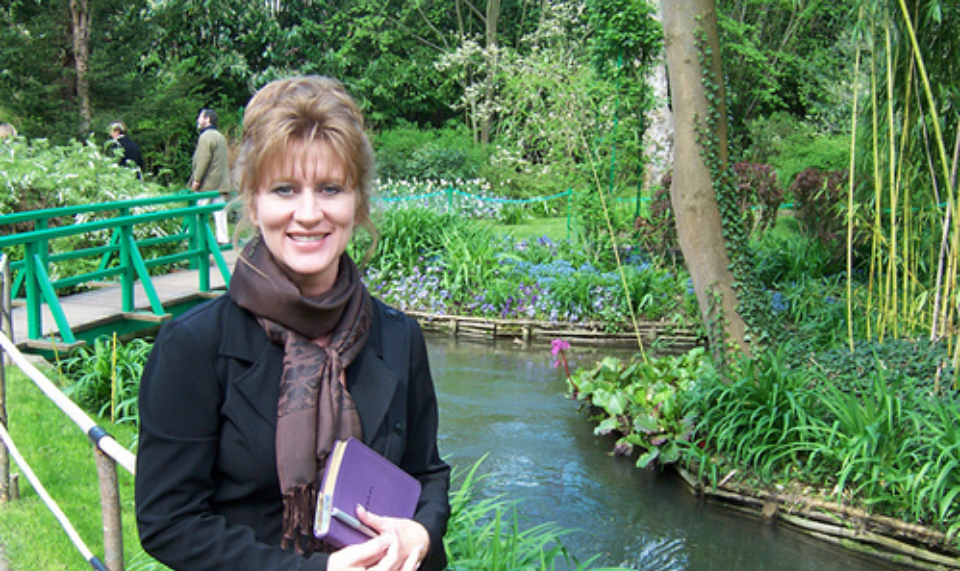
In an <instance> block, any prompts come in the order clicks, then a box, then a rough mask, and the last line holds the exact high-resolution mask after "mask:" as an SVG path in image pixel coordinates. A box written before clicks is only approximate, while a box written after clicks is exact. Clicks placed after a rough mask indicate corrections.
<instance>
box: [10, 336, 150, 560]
mask: <svg viewBox="0 0 960 571" xmlns="http://www.w3.org/2000/svg"><path fill="white" fill-rule="evenodd" d="M0 349H2V351H0V352H2V353H3V355H4V359H3V360H4V361H5V360H6V359H7V358H8V357H9V358H10V359H11V360H12V362H13V363H14V364H15V365H17V367H19V369H20V370H21V371H23V373H24V374H25V375H26V376H27V377H29V378H30V380H32V381H33V382H34V384H36V385H37V387H38V388H40V390H41V391H43V393H44V394H45V395H46V396H47V398H49V399H50V400H51V401H52V402H53V403H54V404H56V405H57V407H59V408H60V410H61V411H63V413H64V414H66V415H67V416H68V417H69V418H70V420H72V421H73V422H74V423H75V424H76V425H77V426H78V427H79V428H80V430H82V431H83V433H84V434H86V435H87V436H88V437H89V438H90V440H91V441H92V442H93V444H94V451H95V456H96V463H97V478H98V480H99V484H100V508H101V514H102V515H101V517H102V520H103V546H104V557H103V559H102V560H101V559H100V558H99V557H97V556H95V555H94V554H93V552H92V551H91V550H90V548H89V547H87V545H86V543H84V541H83V539H82V538H81V537H80V535H79V534H78V533H77V531H76V529H74V527H73V525H72V524H71V523H70V520H69V519H68V518H67V516H66V515H65V514H64V513H63V511H62V510H61V509H60V507H59V506H58V505H57V503H56V501H55V500H54V499H53V497H52V496H50V494H49V493H48V492H47V491H46V489H45V488H44V486H43V483H42V482H41V481H40V480H39V478H37V476H36V474H34V472H33V470H32V469H31V468H30V466H29V464H28V463H27V462H26V460H25V459H24V457H23V456H22V455H21V454H20V452H19V451H18V450H17V447H16V445H15V443H14V441H13V437H12V436H11V435H10V433H9V432H8V430H7V415H6V387H5V382H4V379H5V374H4V373H2V371H3V370H4V369H5V367H2V366H0V503H5V502H9V501H11V500H14V499H16V498H17V497H18V496H19V494H18V493H17V492H16V484H15V482H13V481H12V478H11V474H10V457H11V456H12V457H13V459H14V460H15V461H16V463H17V465H18V466H19V467H20V471H21V472H22V473H23V475H24V476H25V477H26V478H27V480H29V482H30V485H31V486H33V489H34V490H35V491H36V492H37V495H38V496H39V497H40V499H41V500H42V501H43V503H44V504H45V505H46V506H47V508H48V509H49V510H50V512H51V513H52V514H53V515H54V517H55V518H56V519H57V521H58V522H59V523H60V526H61V527H62V528H63V530H64V531H65V532H66V534H67V536H68V537H69V539H70V541H71V542H72V543H73V545H74V546H75V547H76V548H77V550H78V551H79V552H80V554H81V555H82V556H83V557H84V559H86V560H87V562H88V563H89V564H90V566H91V567H93V568H94V569H96V570H98V571H121V570H122V569H123V567H124V562H123V529H122V526H121V515H120V513H121V509H120V487H119V483H118V478H117V464H119V465H120V466H122V467H123V468H124V469H125V470H127V471H128V472H129V473H130V474H134V473H135V469H136V457H135V456H134V454H133V453H132V452H130V451H129V450H127V449H126V448H124V447H123V446H121V445H120V444H119V443H118V442H117V441H116V440H114V439H113V437H112V436H110V434H108V433H107V431H106V430H104V429H103V428H101V427H100V426H99V425H97V424H96V423H95V422H94V421H93V420H92V419H91V418H90V417H89V416H87V414H86V413H85V412H83V410H81V409H80V407H78V406H77V405H76V404H74V402H73V401H71V400H70V399H69V398H68V397H67V396H66V395H64V394H63V393H62V392H60V390H59V389H58V388H57V387H56V385H55V384H54V383H53V382H52V381H50V380H49V379H47V378H46V376H44V374H43V373H42V372H40V370H38V369H37V368H36V367H34V366H33V365H32V364H31V363H30V362H29V361H28V360H27V359H26V357H24V355H23V354H22V353H20V351H19V350H18V349H17V348H16V346H15V345H14V344H13V342H12V341H11V340H10V339H9V338H8V337H7V335H6V334H5V333H4V332H2V331H0Z"/></svg>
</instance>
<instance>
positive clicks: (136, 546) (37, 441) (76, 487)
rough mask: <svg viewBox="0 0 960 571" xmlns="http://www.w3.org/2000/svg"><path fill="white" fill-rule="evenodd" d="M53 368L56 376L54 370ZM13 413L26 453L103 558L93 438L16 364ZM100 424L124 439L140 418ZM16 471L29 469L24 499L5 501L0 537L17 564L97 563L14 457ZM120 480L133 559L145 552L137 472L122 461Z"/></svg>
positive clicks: (127, 548) (10, 392)
mask: <svg viewBox="0 0 960 571" xmlns="http://www.w3.org/2000/svg"><path fill="white" fill-rule="evenodd" d="M47 374H48V378H56V377H55V373H53V372H48V373H47ZM7 414H8V425H9V432H10V434H11V436H12V437H13V440H14V443H15V444H16V446H17V449H18V450H19V452H20V454H21V455H22V456H23V457H24V458H25V459H26V461H27V463H28V464H29V465H30V468H31V469H32V470H33V472H34V473H35V474H36V475H37V477H38V478H39V479H40V481H41V483H42V484H43V487H44V488H45V489H46V490H47V492H48V493H49V494H50V496H52V497H53V499H54V500H55V501H56V502H57V504H58V505H59V506H60V509H61V510H63V512H64V513H65V514H66V515H67V518H68V519H69V520H70V522H71V523H72V525H73V527H74V528H75V529H76V530H77V533H78V534H79V535H80V537H81V539H83V541H84V543H86V544H87V547H88V548H90V550H91V551H92V552H93V553H94V554H95V555H96V556H97V557H99V558H101V560H102V558H103V532H102V528H103V525H102V520H101V515H100V513H101V512H100V494H99V484H98V481H97V467H96V461H95V458H94V448H93V445H92V444H91V443H90V441H89V439H88V438H87V436H86V435H85V434H83V432H82V431H81V430H80V429H79V428H78V427H77V426H76V425H75V424H74V423H73V422H72V421H71V420H70V419H69V418H67V416H66V415H65V414H63V413H62V412H61V411H60V409H59V408H57V407H56V405H54V404H53V403H52V402H50V401H49V400H48V399H47V398H46V397H45V396H44V395H43V393H41V392H40V389H38V388H37V387H36V385H34V383H33V382H32V381H31V380H30V379H29V378H27V377H26V376H25V375H24V374H23V373H21V372H20V371H19V370H18V369H16V367H8V368H7ZM99 424H100V425H101V426H102V427H103V428H104V429H106V430H107V431H108V432H109V433H110V434H112V435H113V436H114V438H116V440H117V441H118V442H119V443H120V444H122V445H124V446H129V445H130V443H132V442H133V440H134V438H135V434H136V429H135V428H134V426H133V425H119V426H114V425H111V424H110V423H107V422H102V421H100V422H99ZM10 472H11V473H17V474H21V477H20V484H19V486H20V497H21V499H20V500H17V501H11V502H9V503H8V504H7V505H5V506H2V507H0V514H2V516H0V544H2V545H3V547H4V550H5V551H6V556H7V559H8V562H9V564H10V569H11V571H53V570H66V569H70V570H73V569H77V570H79V569H89V568H90V567H89V565H88V564H87V562H86V561H85V560H84V558H83V556H82V555H80V552H79V551H77V550H76V548H75V547H74V546H73V544H72V543H71V542H70V539H69V538H68V537H67V534H66V532H65V531H64V530H63V528H62V527H61V526H60V524H59V522H58V521H57V520H56V518H55V517H54V516H53V514H52V513H51V512H50V511H49V510H48V509H47V507H46V505H45V504H44V503H43V502H42V501H41V500H40V498H39V496H38V495H37V493H36V491H35V490H34V489H33V487H32V486H31V485H30V483H29V482H27V481H26V478H25V477H24V476H23V475H22V472H21V470H20V468H19V467H18V466H17V465H16V463H15V462H13V459H12V458H11V466H10ZM118 480H119V485H120V494H121V510H122V521H123V542H124V558H125V560H126V561H127V562H130V561H132V558H134V557H135V556H136V555H137V554H138V553H140V552H141V549H140V543H139V540H138V539H137V534H136V521H135V519H134V516H133V476H132V475H131V474H129V473H127V472H126V471H125V470H124V469H123V468H118ZM139 557H142V555H140V556H139Z"/></svg>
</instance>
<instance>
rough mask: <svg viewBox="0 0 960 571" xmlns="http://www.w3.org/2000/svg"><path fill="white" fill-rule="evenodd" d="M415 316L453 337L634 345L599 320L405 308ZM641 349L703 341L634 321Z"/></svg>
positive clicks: (631, 335)
mask: <svg viewBox="0 0 960 571" xmlns="http://www.w3.org/2000/svg"><path fill="white" fill-rule="evenodd" d="M404 312H405V313H406V314H407V315H409V316H411V317H413V318H415V319H416V320H417V321H418V322H419V323H420V326H421V327H422V328H423V329H424V331H431V332H439V333H445V334H447V335H451V336H454V337H466V338H474V339H484V340H488V341H498V340H511V341H519V342H524V343H550V342H551V341H553V340H554V339H556V338H563V339H565V340H567V341H569V342H570V343H571V344H575V343H578V342H579V343H584V344H591V345H608V346H619V347H630V346H632V347H636V346H637V334H636V333H635V332H634V331H633V330H625V331H621V332H618V333H608V332H606V331H605V329H606V324H604V323H601V322H579V323H559V322H558V323H552V322H549V321H536V320H523V319H495V318H488V317H473V316H459V315H440V314H435V313H425V312H421V311H411V310H405V311H404ZM637 331H639V332H640V339H641V340H642V341H643V345H644V349H650V348H655V349H656V350H657V351H661V352H663V353H685V352H687V351H689V350H690V349H692V348H694V347H697V346H699V345H702V344H703V339H701V338H700V336H699V335H697V334H696V333H695V332H694V331H692V330H690V329H685V328H681V327H676V326H673V325H670V324H669V323H661V322H656V321H642V322H640V323H638V324H637Z"/></svg>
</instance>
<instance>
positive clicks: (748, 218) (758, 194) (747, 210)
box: [733, 162, 783, 233]
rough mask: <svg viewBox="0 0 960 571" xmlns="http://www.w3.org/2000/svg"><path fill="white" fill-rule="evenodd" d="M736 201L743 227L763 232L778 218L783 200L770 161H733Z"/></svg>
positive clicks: (751, 230)
mask: <svg viewBox="0 0 960 571" xmlns="http://www.w3.org/2000/svg"><path fill="white" fill-rule="evenodd" d="M733 170H734V172H735V173H736V179H737V191H738V192H737V204H738V205H739V206H740V212H742V213H743V218H744V228H745V229H746V230H747V231H749V232H753V233H756V232H765V231H766V230H769V229H770V228H772V227H773V225H774V223H776V221H777V213H778V212H779V210H780V204H781V203H782V202H783V188H782V187H781V186H780V185H779V184H778V183H777V174H776V172H775V171H774V169H773V166H771V165H765V164H758V163H745V162H741V163H736V164H735V165H733Z"/></svg>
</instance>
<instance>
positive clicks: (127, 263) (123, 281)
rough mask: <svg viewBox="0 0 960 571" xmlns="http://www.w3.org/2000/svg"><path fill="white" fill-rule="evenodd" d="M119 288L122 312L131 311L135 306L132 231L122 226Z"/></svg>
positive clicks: (120, 229) (126, 226)
mask: <svg viewBox="0 0 960 571" xmlns="http://www.w3.org/2000/svg"><path fill="white" fill-rule="evenodd" d="M118 230H119V231H120V268H121V271H120V288H121V290H120V291H121V300H122V301H121V307H122V308H123V311H128V312H129V311H133V310H134V308H135V306H136V300H135V296H134V289H133V288H134V285H135V284H136V273H135V270H134V267H133V262H132V260H133V256H132V254H131V252H130V242H131V241H130V240H129V239H128V238H131V237H132V235H133V229H132V228H131V227H130V226H129V225H127V224H124V225H123V226H121V227H120V228H118Z"/></svg>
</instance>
